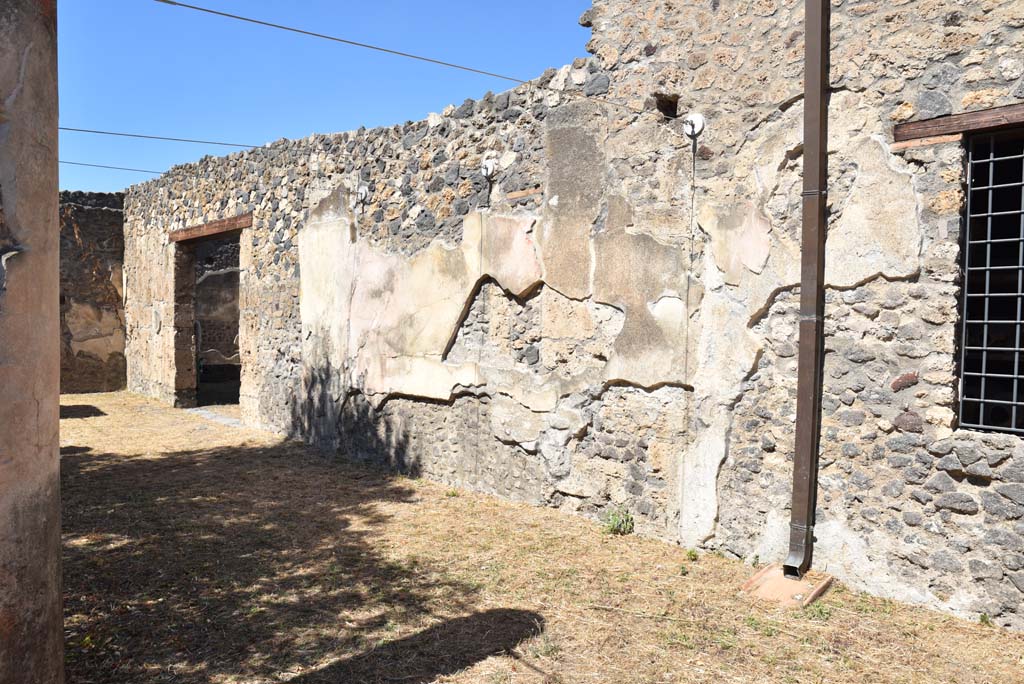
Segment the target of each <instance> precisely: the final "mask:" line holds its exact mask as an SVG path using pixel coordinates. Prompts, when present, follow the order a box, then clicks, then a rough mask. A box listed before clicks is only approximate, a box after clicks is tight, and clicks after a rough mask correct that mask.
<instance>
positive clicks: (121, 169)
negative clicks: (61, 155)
mask: <svg viewBox="0 0 1024 684" xmlns="http://www.w3.org/2000/svg"><path fill="white" fill-rule="evenodd" d="M59 163H60V164H70V165H72V166H91V167H92V168H94V169H114V170H115V171H137V172H139V173H152V174H154V175H156V176H160V175H163V174H164V173H165V172H164V171H150V170H149V169H130V168H128V167H125V166H107V165H105V164H86V163H85V162H74V161H64V160H63V159H61V160H60V162H59Z"/></svg>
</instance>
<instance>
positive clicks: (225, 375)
mask: <svg viewBox="0 0 1024 684" xmlns="http://www.w3.org/2000/svg"><path fill="white" fill-rule="evenodd" d="M195 251H196V258H195V279H196V288H195V298H196V299H195V318H196V320H195V339H196V403H197V404H198V405H199V406H206V405H210V404H237V403H238V396H239V391H240V389H241V383H242V360H241V355H240V354H239V350H238V328H239V325H238V319H239V309H238V278H239V272H240V269H239V234H238V233H233V234H228V235H220V236H217V237H213V238H208V239H205V240H199V241H197V242H196V244H195Z"/></svg>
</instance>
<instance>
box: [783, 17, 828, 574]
mask: <svg viewBox="0 0 1024 684" xmlns="http://www.w3.org/2000/svg"><path fill="white" fill-rule="evenodd" d="M805 8H806V9H805V15H806V28H805V40H804V190H803V235H802V245H801V259H800V356H799V370H798V371H797V388H796V395H797V398H796V452H795V454H794V457H793V504H792V517H791V518H790V523H789V528H790V532H789V556H788V557H787V558H786V561H785V563H783V566H782V568H783V573H784V574H785V576H786V577H791V578H800V577H803V575H804V573H805V572H807V570H808V569H810V567H811V559H812V557H813V555H814V513H815V507H816V505H817V500H818V448H819V445H820V442H821V381H822V375H823V371H822V367H823V362H824V356H825V344H824V337H825V336H824V318H825V225H826V223H825V222H826V216H825V207H826V204H827V195H826V192H827V191H826V188H827V185H828V92H829V83H828V81H829V52H830V31H829V17H830V14H829V13H830V9H831V8H830V3H829V0H806V3H805Z"/></svg>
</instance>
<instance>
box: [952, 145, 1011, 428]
mask: <svg viewBox="0 0 1024 684" xmlns="http://www.w3.org/2000/svg"><path fill="white" fill-rule="evenodd" d="M968 154H969V156H968V164H967V166H968V170H967V213H966V216H965V227H966V228H965V230H964V250H963V254H964V273H963V275H964V277H963V331H962V337H961V353H962V357H961V365H960V372H961V382H960V426H961V427H966V428H980V429H984V430H992V431H998V432H1014V433H1024V377H1022V375H1024V348H1022V345H1024V335H1022V332H1024V330H1022V328H1024V308H1022V304H1024V206H1022V205H1024V130H1014V131H1009V132H999V133H986V134H980V135H975V136H972V137H971V138H970V139H969V140H968Z"/></svg>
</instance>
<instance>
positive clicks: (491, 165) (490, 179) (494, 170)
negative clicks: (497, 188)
mask: <svg viewBox="0 0 1024 684" xmlns="http://www.w3.org/2000/svg"><path fill="white" fill-rule="evenodd" d="M480 173H481V174H482V175H483V177H484V180H485V181H487V202H486V204H481V205H480V206H482V207H490V206H491V190H493V189H494V179H495V178H497V177H498V160H497V159H495V158H494V157H490V156H488V157H484V160H483V161H482V162H481V163H480Z"/></svg>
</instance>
